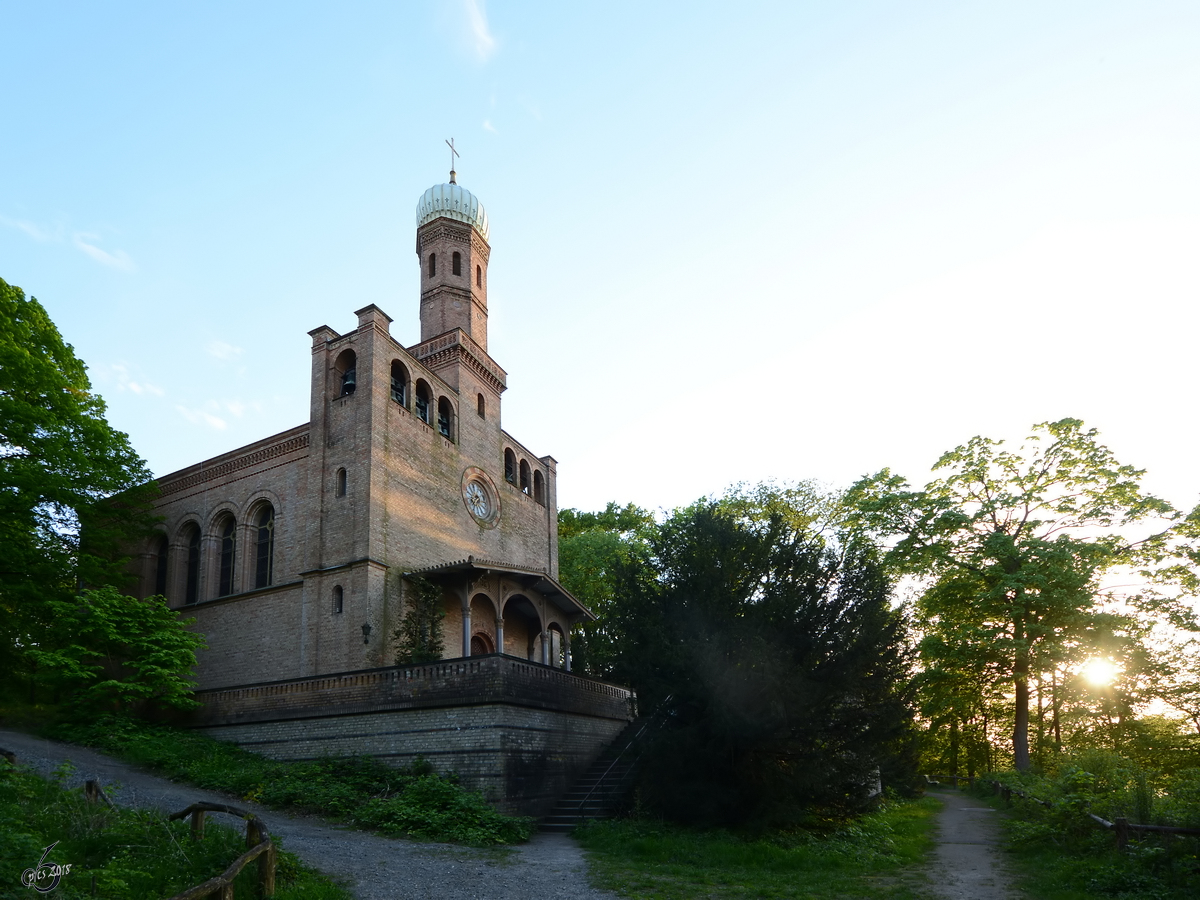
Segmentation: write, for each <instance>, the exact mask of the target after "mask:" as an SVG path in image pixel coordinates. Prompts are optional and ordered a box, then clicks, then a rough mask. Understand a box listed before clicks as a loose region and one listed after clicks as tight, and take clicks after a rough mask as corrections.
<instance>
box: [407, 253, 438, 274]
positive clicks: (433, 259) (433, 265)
mask: <svg viewBox="0 0 1200 900" xmlns="http://www.w3.org/2000/svg"><path fill="white" fill-rule="evenodd" d="M409 271H410V272H411V271H412V269H409ZM436 274H437V254H436V253H430V254H429V277H430V278H432V277H433V276H434V275H436Z"/></svg>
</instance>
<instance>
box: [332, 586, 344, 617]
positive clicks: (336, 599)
mask: <svg viewBox="0 0 1200 900" xmlns="http://www.w3.org/2000/svg"><path fill="white" fill-rule="evenodd" d="M333 613H334V615H341V613H342V586H341V585H340V584H335V585H334V586H333Z"/></svg>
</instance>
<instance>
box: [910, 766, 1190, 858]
mask: <svg viewBox="0 0 1200 900" xmlns="http://www.w3.org/2000/svg"><path fill="white" fill-rule="evenodd" d="M936 779H945V780H947V781H950V782H952V783H953V785H954V786H955V787H957V786H958V782H959V777H958V776H956V775H926V776H925V781H926V783H927V784H940V783H941V782H940V781H939V780H936ZM962 780H964V781H966V780H967V779H962ZM974 781H975V779H974V778H973V777H972V778H971V779H970V783H972V784H974ZM988 783H989V784H991V786H992V792H993V793H994V794H995V795H996V796H998V797H1000V798H1001V799H1003V800H1004V802H1005V803H1008V804H1011V803H1012V798H1013V797H1020V798H1021V799H1022V800H1025V801H1027V802H1029V803H1037V804H1038V805H1040V806H1045V807H1046V808H1047V809H1052V808H1053V807H1054V804H1053V803H1051V802H1050V801H1049V800H1039V799H1038V798H1037V797H1034V796H1031V795H1030V794H1027V793H1025V792H1024V791H1022V790H1019V789H1017V788H1014V787H1009V786H1008V785H1006V784H1003V783H1002V782H999V781H993V780H991V779H988ZM1086 815H1087V817H1088V818H1089V819H1091V820H1092V821H1093V822H1095V823H1096V824H1097V825H1099V826H1100V827H1101V828H1104V829H1106V830H1108V831H1111V832H1112V833H1113V837H1114V838H1116V842H1117V849H1118V850H1124V849H1125V847H1126V846H1128V844H1129V835H1130V832H1135V831H1136V832H1144V833H1155V834H1186V835H1200V828H1176V827H1175V826H1173V825H1139V824H1137V823H1136V822H1130V821H1129V819H1127V818H1125V817H1124V816H1118V817H1117V818H1116V819H1115V820H1113V821H1112V822H1110V821H1108V819H1105V818H1102V817H1100V816H1098V815H1096V814H1095V813H1090V812H1089V813H1086Z"/></svg>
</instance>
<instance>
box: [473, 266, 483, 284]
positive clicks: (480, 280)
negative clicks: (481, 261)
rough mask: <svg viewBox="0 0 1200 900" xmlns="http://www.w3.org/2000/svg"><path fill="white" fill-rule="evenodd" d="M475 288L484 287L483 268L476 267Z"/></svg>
mask: <svg viewBox="0 0 1200 900" xmlns="http://www.w3.org/2000/svg"><path fill="white" fill-rule="evenodd" d="M475 287H483V267H482V266H476V267H475Z"/></svg>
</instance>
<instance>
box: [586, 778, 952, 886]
mask: <svg viewBox="0 0 1200 900" xmlns="http://www.w3.org/2000/svg"><path fill="white" fill-rule="evenodd" d="M939 808H940V804H939V803H938V801H937V800H935V799H932V798H924V799H921V800H915V801H890V802H888V803H886V804H885V805H884V806H883V807H881V808H880V809H879V810H878V811H876V812H873V813H871V814H869V815H867V816H864V817H862V818H861V819H858V820H856V821H855V822H853V823H851V824H849V825H845V826H843V827H842V828H840V829H838V830H836V831H834V832H832V833H830V834H828V835H825V836H815V835H812V834H810V833H807V832H790V833H782V832H776V833H772V834H767V835H756V836H750V835H741V834H738V833H734V832H728V831H697V830H692V829H687V828H682V827H679V826H672V825H665V824H662V823H654V822H648V821H645V820H637V819H625V820H613V821H607V822H595V823H592V824H590V825H588V826H586V827H584V828H581V829H579V830H578V831H576V833H575V835H576V837H577V838H578V839H579V841H580V843H581V844H582V845H583V846H584V848H585V849H586V850H587V851H588V854H589V861H590V863H591V870H592V877H593V881H594V882H595V884H596V886H597V887H601V888H607V889H608V890H613V891H616V892H618V893H619V894H621V895H623V896H626V897H635V898H653V900H685V898H686V900H693V898H721V900H725V898H751V897H753V898H780V900H808V898H814V900H815V898H823V900H824V898H829V897H838V898H844V900H859V898H861V900H876V898H888V900H918V898H923V897H926V896H928V895H927V893H926V892H925V888H924V885H925V883H926V880H925V876H924V873H923V871H922V870H921V869H920V867H919V866H920V864H921V863H922V861H923V860H924V858H925V855H926V854H927V853H928V851H929V849H930V848H931V847H932V846H933V840H932V837H931V834H930V831H931V826H932V825H933V821H934V819H933V817H934V815H935V813H936V812H937V810H938V809H939Z"/></svg>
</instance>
